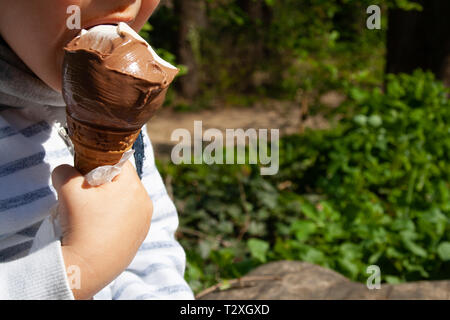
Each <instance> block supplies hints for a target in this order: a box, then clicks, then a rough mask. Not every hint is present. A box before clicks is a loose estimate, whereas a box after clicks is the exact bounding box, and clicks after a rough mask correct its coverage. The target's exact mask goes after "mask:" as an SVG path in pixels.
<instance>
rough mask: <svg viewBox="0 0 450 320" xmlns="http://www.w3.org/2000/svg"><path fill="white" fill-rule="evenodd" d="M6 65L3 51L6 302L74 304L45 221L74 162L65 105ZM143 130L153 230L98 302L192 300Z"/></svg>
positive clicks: (0, 272) (2, 286)
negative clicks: (56, 178)
mask: <svg viewBox="0 0 450 320" xmlns="http://www.w3.org/2000/svg"><path fill="white" fill-rule="evenodd" d="M0 49H1V47H0ZM3 49H4V48H3ZM3 53H4V52H3ZM8 54H9V53H8ZM2 58H3V60H1V59H2ZM5 60H6V62H5ZM7 60H8V59H5V58H4V56H3V57H2V51H1V50H0V299H73V295H72V292H71V290H70V288H69V284H68V281H69V280H68V278H67V275H66V270H65V267H64V263H63V259H62V254H61V243H60V241H59V240H58V239H53V240H52V241H43V240H42V239H44V238H46V237H47V238H48V239H52V238H51V235H46V234H47V233H51V230H50V229H49V228H48V224H47V223H45V222H46V221H48V220H49V216H50V214H51V213H52V210H53V209H54V208H55V205H56V204H57V196H56V192H55V190H54V188H53V187H52V185H51V172H52V170H53V169H54V168H55V167H57V166H59V165H61V164H71V165H73V157H72V155H71V153H70V152H69V149H68V146H67V144H66V141H65V140H64V139H63V137H62V136H61V134H60V128H61V125H60V124H61V123H62V124H63V123H64V122H65V120H64V119H65V108H63V107H61V105H63V103H62V102H61V101H62V100H61V97H60V94H59V95H57V96H56V98H55V97H52V96H55V94H56V93H55V92H53V91H52V90H51V89H49V88H48V87H46V86H45V85H43V84H42V83H39V82H36V78H35V77H34V76H33V75H30V73H29V71H27V70H25V71H22V70H18V69H17V68H15V67H14V65H13V66H11V63H10V61H7ZM14 79H16V80H17V81H14ZM30 79H32V80H30ZM19 80H20V81H19ZM37 81H39V80H37ZM27 86H28V87H27ZM46 99H48V100H49V101H50V102H49V101H46ZM52 99H53V100H55V99H56V102H55V103H53V102H54V101H51V100H52ZM36 100H38V101H36ZM5 101H7V102H8V104H6V103H5ZM42 101H44V103H42ZM1 105H3V106H1ZM57 105H59V106H57ZM11 106H13V107H11ZM17 107H22V108H17ZM142 133H143V145H144V160H143V162H142V164H141V165H142V172H141V180H142V183H143V185H144V186H145V188H146V190H147V191H148V194H149V196H150V198H151V199H152V201H153V206H154V211H153V217H152V223H151V227H150V231H149V233H148V235H147V237H146V239H145V241H144V242H143V243H142V245H141V247H140V249H139V251H138V252H137V254H136V256H135V258H134V259H133V261H132V262H131V264H130V265H129V266H128V268H127V269H126V270H125V271H124V272H123V273H122V274H120V275H119V276H118V277H117V278H116V279H115V280H114V281H113V282H111V283H110V284H109V285H108V286H106V287H105V288H104V289H103V290H101V291H100V292H99V293H98V294H97V295H96V296H95V297H94V298H95V299H193V293H192V291H191V289H190V288H189V286H188V285H187V283H186V281H185V280H184V277H183V276H184V270H185V266H186V256H185V252H184V250H183V248H182V247H181V246H180V244H179V243H178V242H177V241H176V239H175V237H174V234H175V231H176V229H177V227H178V215H177V211H176V208H175V206H174V204H173V202H172V201H171V199H170V198H169V196H168V194H167V191H166V189H165V186H164V183H163V181H162V179H161V176H160V174H159V172H158V170H157V168H156V167H155V161H154V154H153V149H152V146H151V142H150V139H149V137H148V135H147V130H146V127H144V128H143V130H142ZM131 162H132V163H134V159H131ZM38 238H39V239H40V240H39V239H38ZM41 238H42V239H41ZM81 285H82V284H81Z"/></svg>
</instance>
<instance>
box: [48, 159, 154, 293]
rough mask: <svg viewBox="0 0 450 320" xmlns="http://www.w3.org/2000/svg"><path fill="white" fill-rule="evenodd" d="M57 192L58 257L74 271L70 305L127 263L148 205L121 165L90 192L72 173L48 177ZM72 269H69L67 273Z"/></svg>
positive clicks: (144, 226)
mask: <svg viewBox="0 0 450 320" xmlns="http://www.w3.org/2000/svg"><path fill="white" fill-rule="evenodd" d="M52 180H53V186H54V187H55V189H56V191H57V192H58V212H59V214H60V223H61V229H62V241H61V242H62V255H63V257H64V263H65V266H66V269H68V270H69V268H70V267H71V266H75V267H76V268H75V269H79V271H80V282H81V283H80V286H79V288H74V289H73V294H74V296H75V298H76V299H90V298H92V297H93V296H94V295H95V294H96V293H97V292H99V291H100V290H101V289H102V288H104V287H105V286H106V285H107V284H108V283H110V282H111V281H113V280H114V279H115V278H116V277H117V276H118V275H119V274H121V273H122V272H123V270H125V268H126V267H127V266H128V265H129V264H130V262H131V261H132V260H133V258H134V256H135V255H136V252H137V251H138V249H139V247H140V245H141V244H142V242H143V241H144V239H145V237H146V236H147V234H148V230H149V227H150V221H151V217H152V212H153V206H152V202H151V200H150V198H149V196H148V194H147V191H146V190H145V188H144V186H143V184H142V183H141V181H140V180H139V177H138V175H137V173H136V170H135V169H134V168H133V166H132V164H131V163H130V162H129V161H127V162H126V163H125V165H124V166H123V168H122V172H121V173H120V175H119V176H117V177H116V178H114V180H113V181H112V182H111V183H107V184H104V185H101V186H99V187H95V188H92V187H90V186H88V185H87V183H86V182H85V180H84V177H83V176H82V175H81V174H80V173H79V172H78V171H76V170H75V169H74V168H73V167H71V166H68V165H62V166H59V167H57V168H56V169H55V170H54V171H53V174H52ZM70 269H73V268H70Z"/></svg>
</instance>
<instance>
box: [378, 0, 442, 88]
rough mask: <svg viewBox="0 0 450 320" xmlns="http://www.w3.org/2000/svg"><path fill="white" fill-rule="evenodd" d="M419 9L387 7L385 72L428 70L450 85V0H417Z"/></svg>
mask: <svg viewBox="0 0 450 320" xmlns="http://www.w3.org/2000/svg"><path fill="white" fill-rule="evenodd" d="M419 3H420V4H421V5H422V7H423V11H420V12H419V11H403V10H398V9H396V10H390V11H389V14H388V32H387V63H386V72H388V73H399V72H406V73H411V72H412V71H413V70H414V69H416V68H422V69H424V70H430V71H432V72H433V73H434V74H435V75H436V77H437V78H438V79H441V80H443V81H444V84H445V85H446V86H450V19H449V14H450V1H449V0H421V1H419Z"/></svg>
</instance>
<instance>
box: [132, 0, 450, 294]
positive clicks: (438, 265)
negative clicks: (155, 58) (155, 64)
mask: <svg viewBox="0 0 450 320" xmlns="http://www.w3.org/2000/svg"><path fill="white" fill-rule="evenodd" d="M372 4H376V5H378V6H379V7H380V8H381V28H380V29H373V30H370V29H368V28H367V27H366V20H367V19H368V18H369V16H370V14H367V13H366V9H367V7H368V6H369V5H372ZM449 13H450V1H448V0H427V1H409V0H380V1H373V0H358V1H356V0H326V1H325V0H283V1H274V0H162V1H161V4H160V7H159V9H158V10H157V11H156V12H155V14H154V15H153V16H152V17H151V18H150V20H149V23H148V24H147V25H146V26H145V27H144V29H143V30H142V31H141V35H142V36H143V37H145V38H146V39H147V40H148V41H149V43H150V44H151V45H152V46H153V47H154V48H157V51H158V53H159V54H160V55H161V56H162V57H163V58H164V59H166V60H168V61H170V62H172V63H174V64H176V65H177V66H178V67H179V68H180V69H181V72H180V76H179V77H178V78H177V80H176V81H175V84H174V85H173V87H172V88H171V90H170V91H169V93H168V96H167V101H166V105H165V107H164V108H163V109H162V110H160V112H159V113H158V114H157V115H156V116H155V117H154V118H153V119H152V120H151V121H150V123H149V132H150V136H151V138H152V141H153V143H154V145H155V150H156V157H157V162H158V163H157V164H158V167H159V169H160V170H161V173H162V175H163V178H164V180H165V183H166V186H167V189H168V192H169V194H170V195H171V197H172V198H173V199H174V201H175V204H176V206H177V209H178V211H179V215H180V227H179V229H178V232H177V237H178V239H179V241H180V242H181V244H182V245H183V247H184V248H185V250H186V254H187V258H188V265H187V269H186V279H187V281H188V282H189V284H190V285H191V286H192V288H193V289H194V290H195V292H197V293H198V292H200V291H202V290H204V289H205V288H208V287H210V286H212V285H214V284H216V283H220V286H221V288H226V287H227V286H229V280H230V279H233V278H237V277H240V276H242V275H244V274H246V273H247V272H249V271H250V270H252V269H254V268H255V267H257V266H259V265H261V264H264V263H266V262H269V261H276V260H299V261H307V262H311V263H314V264H318V265H321V266H324V267H327V268H330V269H333V270H336V271H337V272H339V273H341V274H343V275H345V276H346V277H348V278H350V279H352V280H355V281H360V282H365V281H366V279H367V277H368V275H367V274H366V268H367V266H368V265H372V264H375V265H378V266H379V267H380V268H381V277H382V282H387V283H400V282H407V281H415V280H436V279H450V183H449V182H450V161H449V160H450V103H449V99H448V97H449V90H448V86H449V85H450V19H448V15H449ZM194 120H202V121H203V126H204V128H205V129H206V128H218V129H221V130H223V129H225V128H244V129H246V128H268V129H270V128H276V129H280V133H281V136H282V138H281V141H280V171H279V173H278V174H277V175H274V176H261V175H260V170H259V167H258V165H211V166H209V165H178V166H177V165H174V164H172V163H171V161H170V151H171V148H172V146H173V145H171V143H172V144H174V143H175V142H171V141H170V135H171V133H172V131H173V130H174V129H176V128H186V129H188V130H192V129H193V121H194Z"/></svg>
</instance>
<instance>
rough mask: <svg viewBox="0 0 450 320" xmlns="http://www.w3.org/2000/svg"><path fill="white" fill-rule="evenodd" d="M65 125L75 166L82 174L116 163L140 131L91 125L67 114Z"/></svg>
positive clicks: (131, 145)
mask: <svg viewBox="0 0 450 320" xmlns="http://www.w3.org/2000/svg"><path fill="white" fill-rule="evenodd" d="M67 127H68V133H69V136H70V139H71V140H72V143H73V146H74V151H75V160H74V162H75V168H76V169H77V170H78V171H80V173H81V174H83V175H85V174H87V173H89V172H90V171H91V170H93V169H95V168H97V167H100V166H105V165H115V164H117V163H118V162H119V161H120V159H121V158H122V155H123V154H124V153H125V152H126V151H128V150H130V149H131V148H132V147H133V144H134V142H135V141H136V139H137V137H138V136H139V133H140V131H141V129H138V130H131V131H126V130H114V129H105V128H100V127H97V126H91V125H89V124H87V123H83V122H80V121H78V120H76V119H74V118H72V117H71V116H70V115H69V114H67Z"/></svg>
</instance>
